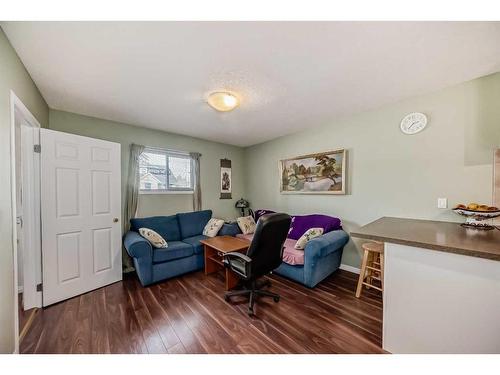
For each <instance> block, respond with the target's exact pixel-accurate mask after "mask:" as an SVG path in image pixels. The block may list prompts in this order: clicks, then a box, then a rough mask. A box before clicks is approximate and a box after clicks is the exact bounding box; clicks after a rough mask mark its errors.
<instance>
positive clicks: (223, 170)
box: [219, 159, 233, 199]
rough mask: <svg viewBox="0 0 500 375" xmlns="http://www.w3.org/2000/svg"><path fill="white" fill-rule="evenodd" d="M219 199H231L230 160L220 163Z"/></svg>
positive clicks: (223, 160) (222, 160)
mask: <svg viewBox="0 0 500 375" xmlns="http://www.w3.org/2000/svg"><path fill="white" fill-rule="evenodd" d="M219 188H220V199H232V189H233V180H232V173H231V160H228V159H221V161H220V185H219Z"/></svg>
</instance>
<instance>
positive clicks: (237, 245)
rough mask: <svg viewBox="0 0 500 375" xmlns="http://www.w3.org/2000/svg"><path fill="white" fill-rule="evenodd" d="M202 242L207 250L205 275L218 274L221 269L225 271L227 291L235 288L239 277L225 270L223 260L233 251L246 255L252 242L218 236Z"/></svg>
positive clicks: (227, 269)
mask: <svg viewBox="0 0 500 375" xmlns="http://www.w3.org/2000/svg"><path fill="white" fill-rule="evenodd" d="M200 242H201V243H202V244H203V246H204V248H205V275H209V274H211V273H214V272H217V271H219V270H220V269H221V268H222V269H225V281H226V290H229V289H232V288H234V287H235V286H236V285H237V284H238V281H239V277H238V275H236V274H235V273H234V272H233V271H231V270H230V269H229V268H224V263H223V262H222V259H223V257H224V254H226V253H230V252H233V251H238V252H240V253H246V251H247V249H248V247H249V246H250V241H248V240H245V239H243V238H236V237H231V236H218V237H212V238H207V239H206V240H201V241H200Z"/></svg>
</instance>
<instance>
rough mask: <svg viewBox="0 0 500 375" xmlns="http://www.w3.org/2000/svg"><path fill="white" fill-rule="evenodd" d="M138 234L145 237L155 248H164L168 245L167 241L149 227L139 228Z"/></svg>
mask: <svg viewBox="0 0 500 375" xmlns="http://www.w3.org/2000/svg"><path fill="white" fill-rule="evenodd" d="M139 234H140V235H141V236H142V237H144V238H145V239H147V240H148V241H149V243H150V244H151V245H152V246H153V247H156V248H159V249H165V248H167V247H168V244H167V241H165V239H164V238H163V237H162V236H160V235H159V234H158V233H156V232H155V231H154V230H152V229H149V228H139Z"/></svg>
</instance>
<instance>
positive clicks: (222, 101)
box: [208, 91, 240, 112]
mask: <svg viewBox="0 0 500 375" xmlns="http://www.w3.org/2000/svg"><path fill="white" fill-rule="evenodd" d="M208 104H209V105H210V106H211V107H212V108H214V109H215V110H217V111H220V112H227V111H231V110H233V109H235V108H236V107H237V106H238V104H240V102H239V100H238V98H237V97H236V96H234V95H233V94H231V93H229V92H223V91H218V92H213V93H211V94H210V95H209V96H208Z"/></svg>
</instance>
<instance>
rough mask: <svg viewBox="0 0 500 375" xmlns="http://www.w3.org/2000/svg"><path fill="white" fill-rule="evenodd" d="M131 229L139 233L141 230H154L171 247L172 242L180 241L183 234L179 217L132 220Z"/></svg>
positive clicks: (152, 217) (153, 217)
mask: <svg viewBox="0 0 500 375" xmlns="http://www.w3.org/2000/svg"><path fill="white" fill-rule="evenodd" d="M130 226H131V229H132V230H133V231H135V232H137V233H139V228H149V229H152V230H154V231H155V232H156V233H158V234H159V235H160V236H162V237H163V238H164V239H165V241H167V242H168V244H169V245H170V241H179V240H180V239H181V232H180V230H179V222H178V221H177V216H176V215H172V216H151V217H141V218H134V219H130Z"/></svg>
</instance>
